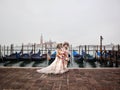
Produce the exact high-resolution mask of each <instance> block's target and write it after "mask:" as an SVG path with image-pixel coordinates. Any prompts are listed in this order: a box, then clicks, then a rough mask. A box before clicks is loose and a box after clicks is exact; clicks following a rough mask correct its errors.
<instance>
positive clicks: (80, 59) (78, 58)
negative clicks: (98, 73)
mask: <svg viewBox="0 0 120 90" xmlns="http://www.w3.org/2000/svg"><path fill="white" fill-rule="evenodd" d="M72 54H73V58H74V60H75V61H76V62H78V63H83V56H82V55H80V54H79V53H78V52H76V51H75V50H73V52H72Z"/></svg>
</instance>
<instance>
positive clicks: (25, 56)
mask: <svg viewBox="0 0 120 90" xmlns="http://www.w3.org/2000/svg"><path fill="white" fill-rule="evenodd" d="M32 53H33V50H31V52H30V53H23V54H22V55H21V56H20V58H19V60H31V55H32Z"/></svg>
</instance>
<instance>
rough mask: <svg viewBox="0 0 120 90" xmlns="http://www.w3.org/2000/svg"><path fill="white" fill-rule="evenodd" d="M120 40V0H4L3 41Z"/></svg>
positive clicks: (0, 5) (0, 11)
mask: <svg viewBox="0 0 120 90" xmlns="http://www.w3.org/2000/svg"><path fill="white" fill-rule="evenodd" d="M41 34H43V38H44V40H45V41H46V40H49V39H51V40H53V41H57V42H64V41H68V42H70V43H71V44H74V45H79V44H99V36H100V35H102V36H103V38H104V40H103V43H104V44H110V43H114V44H118V43H119V44H120V0H0V44H2V45H4V44H11V43H14V44H21V43H25V44H27V43H39V41H40V40H39V39H40V36H41Z"/></svg>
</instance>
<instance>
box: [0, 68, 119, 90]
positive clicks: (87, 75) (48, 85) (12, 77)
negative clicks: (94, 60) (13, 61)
mask: <svg viewBox="0 0 120 90" xmlns="http://www.w3.org/2000/svg"><path fill="white" fill-rule="evenodd" d="M36 69H37V68H0V90H120V69H70V70H69V72H67V73H65V74H62V75H53V74H48V75H45V74H40V73H37V72H36Z"/></svg>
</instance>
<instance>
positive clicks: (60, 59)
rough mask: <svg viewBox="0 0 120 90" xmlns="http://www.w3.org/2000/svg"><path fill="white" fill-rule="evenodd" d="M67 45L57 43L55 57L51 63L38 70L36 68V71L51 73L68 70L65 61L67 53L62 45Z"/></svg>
mask: <svg viewBox="0 0 120 90" xmlns="http://www.w3.org/2000/svg"><path fill="white" fill-rule="evenodd" d="M66 45H67V46H69V44H66V43H64V44H63V45H62V43H59V44H57V50H56V58H55V60H54V62H53V63H52V64H50V65H49V66H48V67H45V68H42V69H40V70H37V72H38V73H46V74H48V73H53V74H60V73H65V72H67V71H68V69H67V65H66V61H68V55H67V54H68V53H67V52H66V50H65V49H64V46H66Z"/></svg>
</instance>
